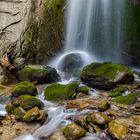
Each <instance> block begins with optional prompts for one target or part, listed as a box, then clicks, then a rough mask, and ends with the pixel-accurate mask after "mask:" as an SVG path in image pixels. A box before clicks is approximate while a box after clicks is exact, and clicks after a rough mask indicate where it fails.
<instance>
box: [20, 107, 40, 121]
mask: <svg viewBox="0 0 140 140" xmlns="http://www.w3.org/2000/svg"><path fill="white" fill-rule="evenodd" d="M38 117H39V109H38V107H34V108H32V109H31V110H29V111H27V112H26V113H25V115H24V116H23V120H24V121H25V122H31V121H33V120H35V119H37V118H38Z"/></svg>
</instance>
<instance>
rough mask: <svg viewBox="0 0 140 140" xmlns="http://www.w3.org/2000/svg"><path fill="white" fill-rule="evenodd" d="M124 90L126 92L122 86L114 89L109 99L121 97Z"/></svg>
mask: <svg viewBox="0 0 140 140" xmlns="http://www.w3.org/2000/svg"><path fill="white" fill-rule="evenodd" d="M126 90H127V88H126V87H122V86H119V87H116V88H115V89H113V90H112V92H111V93H110V94H109V96H110V97H117V96H121V95H122V94H123V93H124V92H125V91H126Z"/></svg>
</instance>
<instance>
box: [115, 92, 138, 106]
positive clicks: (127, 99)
mask: <svg viewBox="0 0 140 140" xmlns="http://www.w3.org/2000/svg"><path fill="white" fill-rule="evenodd" d="M112 101H113V102H116V103H120V104H124V105H131V104H134V103H135V102H136V101H137V95H136V94H135V93H130V94H128V95H126V96H118V97H116V98H114V99H112Z"/></svg>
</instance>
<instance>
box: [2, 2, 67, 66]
mask: <svg viewBox="0 0 140 140" xmlns="http://www.w3.org/2000/svg"><path fill="white" fill-rule="evenodd" d="M64 9H65V6H64V1H63V0H0V22H1V24H0V58H1V57H2V56H3V54H4V53H5V52H6V50H7V48H9V47H13V48H14V51H13V54H12V55H13V56H14V57H19V56H20V57H21V56H22V57H25V58H26V59H27V60H28V62H30V63H44V62H46V61H47V60H48V59H49V58H50V57H51V56H54V55H55V54H56V53H57V52H58V51H60V49H61V48H62V40H63V34H62V32H63V31H62V24H63V12H64Z"/></svg>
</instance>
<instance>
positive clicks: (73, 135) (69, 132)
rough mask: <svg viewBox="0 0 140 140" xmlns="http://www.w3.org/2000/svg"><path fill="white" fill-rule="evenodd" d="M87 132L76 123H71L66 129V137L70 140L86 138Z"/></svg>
mask: <svg viewBox="0 0 140 140" xmlns="http://www.w3.org/2000/svg"><path fill="white" fill-rule="evenodd" d="M85 134H86V131H85V130H84V129H83V128H82V127H80V126H79V125H77V124H75V123H71V124H69V125H67V126H66V127H65V128H64V135H65V136H66V138H67V139H68V140H77V139H79V138H81V137H84V136H85Z"/></svg>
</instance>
